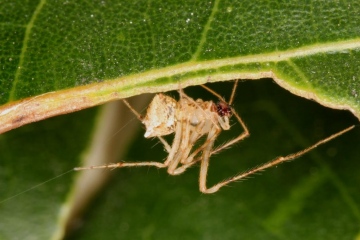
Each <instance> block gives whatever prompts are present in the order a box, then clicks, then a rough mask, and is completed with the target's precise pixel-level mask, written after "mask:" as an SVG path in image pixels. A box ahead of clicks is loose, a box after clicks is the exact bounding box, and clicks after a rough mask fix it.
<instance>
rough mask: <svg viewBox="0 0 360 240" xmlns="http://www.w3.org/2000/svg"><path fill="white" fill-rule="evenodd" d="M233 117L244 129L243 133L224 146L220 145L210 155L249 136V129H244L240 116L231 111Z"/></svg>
mask: <svg viewBox="0 0 360 240" xmlns="http://www.w3.org/2000/svg"><path fill="white" fill-rule="evenodd" d="M233 115H234V116H235V117H236V119H237V120H238V122H239V123H240V124H241V126H242V128H243V129H244V132H242V133H241V134H240V135H239V136H237V137H236V138H234V139H232V140H230V141H229V142H227V143H225V144H224V145H221V146H219V147H217V148H215V150H213V151H212V152H211V155H213V154H215V153H218V152H220V151H221V150H223V149H226V148H228V147H229V146H231V145H233V144H235V143H237V142H239V141H241V140H243V139H244V138H247V137H248V136H250V132H249V129H248V128H247V127H246V125H245V123H244V121H243V120H242V119H241V118H240V116H239V115H238V114H237V113H236V112H235V110H233Z"/></svg>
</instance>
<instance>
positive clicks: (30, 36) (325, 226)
mask: <svg viewBox="0 0 360 240" xmlns="http://www.w3.org/2000/svg"><path fill="white" fill-rule="evenodd" d="M359 7H360V6H359V3H358V2H357V1H350V2H322V1H318V2H311V3H307V4H305V3H298V2H296V1H290V2H284V3H281V2H279V3H278V4H277V5H276V4H269V3H267V2H256V3H254V2H251V1H215V2H204V1H181V2H176V1H172V2H168V1H166V2H165V1H154V2H145V1H136V2H129V1H122V2H117V1H114V2H109V1H106V2H105V1H102V2H91V3H89V2H85V1H76V2H69V1H59V2H45V1H40V2H38V3H37V5H34V3H33V2H29V3H24V2H22V1H18V2H15V3H14V2H13V1H12V2H10V1H9V2H5V3H3V4H2V6H1V10H0V13H1V15H0V16H1V18H0V19H1V22H2V23H3V24H1V25H0V27H1V33H2V35H1V38H0V41H1V45H0V46H1V47H0V49H1V52H2V54H1V63H2V69H1V72H0V76H1V77H0V79H1V80H0V81H1V82H0V88H1V92H2V94H1V96H0V102H1V103H2V104H4V105H3V106H2V107H0V121H1V126H0V128H1V132H4V131H8V130H10V129H13V128H16V127H19V126H22V125H24V124H28V123H30V122H34V121H39V120H42V119H45V118H48V117H51V116H55V115H59V114H64V113H70V112H74V111H78V110H80V109H83V108H88V107H91V106H95V105H99V104H101V103H105V102H108V101H111V100H115V99H120V98H125V97H130V96H134V95H139V94H141V93H150V92H159V91H169V90H174V89H178V88H179V87H181V88H185V87H187V86H190V85H198V84H202V83H205V82H216V81H224V80H233V79H259V78H267V77H270V78H272V79H273V80H274V81H275V82H276V83H278V84H280V85H281V86H282V87H284V88H286V89H287V90H289V91H291V92H292V93H294V94H296V95H300V96H303V97H306V98H310V99H314V100H316V101H317V102H319V103H321V104H322V105H325V106H330V107H332V108H338V109H348V110H350V111H351V112H352V113H353V114H354V115H355V116H356V117H357V118H358V119H359V116H360V114H359V109H360V107H359V97H358V95H359V75H358V72H359V51H358V49H359V46H360V41H359V28H358V22H359V17H358V16H360V14H359V9H360V8H359ZM223 84H225V85H218V86H215V88H216V89H217V90H218V91H220V92H221V90H223V91H224V92H221V93H222V94H223V95H224V96H228V94H229V93H228V89H229V87H228V85H226V83H223ZM186 91H189V90H187V89H186ZM189 94H190V93H189ZM191 96H194V97H200V96H201V93H200V92H198V90H193V92H192V94H191ZM207 97H210V96H207ZM270 98H271V99H272V100H270ZM235 105H236V109H237V111H238V112H239V113H240V114H241V115H242V116H243V118H244V120H245V121H246V123H247V124H248V126H249V128H250V131H251V133H252V136H251V137H250V138H249V139H247V140H246V141H244V142H242V143H241V144H239V145H236V146H235V147H233V148H231V149H230V150H228V151H225V152H224V153H221V154H219V155H218V156H217V157H214V159H212V161H211V170H210V173H209V177H210V182H212V183H215V182H216V181H219V180H222V179H223V178H226V177H228V176H231V175H233V174H235V173H237V172H238V171H241V170H246V169H247V168H249V167H253V166H255V165H257V164H259V163H261V162H264V161H266V160H270V159H271V158H273V157H275V156H278V155H280V154H288V153H291V152H294V151H297V150H300V149H302V148H304V147H306V146H309V145H310V144H311V143H314V142H316V141H318V140H319V139H321V138H324V137H326V136H328V135H330V134H332V133H334V132H336V131H339V130H341V129H343V128H345V127H347V126H349V125H351V124H353V123H354V122H355V121H356V120H355V119H353V118H351V116H349V115H348V114H346V113H338V112H336V111H330V110H326V109H324V108H321V107H319V106H318V105H316V104H314V103H311V102H308V101H305V100H300V99H297V98H296V97H294V96H291V95H290V94H288V93H286V92H284V91H281V90H279V89H278V88H276V87H275V86H274V85H273V84H272V83H271V82H270V81H269V80H268V81H259V82H245V83H242V84H240V86H239V90H238V98H237V99H236V102H235ZM140 109H141V108H140ZM102 112H103V110H97V109H89V110H87V111H82V112H78V113H76V114H69V115H66V116H61V117H57V118H53V119H49V120H47V121H43V122H39V123H35V124H31V125H28V126H24V127H22V128H19V129H16V130H13V131H11V132H8V133H6V134H3V135H1V136H0V142H1V144H0V150H1V163H0V164H1V168H0V176H1V179H2V181H1V183H0V184H1V185H0V186H1V187H0V192H1V193H0V196H2V197H1V198H0V212H1V213H0V214H1V216H2V218H1V219H2V220H0V221H1V224H0V238H3V239H14V238H19V239H24V238H27V239H39V238H41V239H47V238H50V237H51V236H52V237H53V238H61V236H62V235H63V232H64V228H65V225H66V223H67V221H68V218H69V213H68V210H69V209H70V208H71V207H72V206H73V204H74V200H73V198H74V195H76V192H77V191H78V190H75V184H72V182H74V181H73V178H74V175H73V174H70V173H68V174H67V175H64V176H61V177H60V178H57V179H55V180H53V181H51V182H49V183H46V184H44V185H41V186H40V187H37V188H35V189H33V190H31V191H29V192H26V193H23V194H20V195H18V196H17V197H14V198H11V199H9V200H6V201H3V199H4V200H5V199H7V198H8V197H12V196H14V195H15V194H17V193H19V192H21V191H23V190H26V189H29V188H30V187H33V186H35V185H36V184H38V183H41V182H42V181H45V180H47V179H50V178H52V177H54V176H57V175H59V174H61V173H64V172H66V171H68V170H69V169H72V168H73V167H74V166H77V165H79V163H78V162H79V161H81V160H83V159H85V158H86V157H84V156H85V155H84V153H85V152H87V153H89V152H92V150H93V148H94V147H93V146H94V145H91V143H92V142H93V141H92V139H93V138H94V136H95V133H96V132H97V131H100V132H101V129H100V130H98V129H99V127H98V126H102V124H101V120H99V119H101V116H102ZM234 128H235V130H233V131H232V132H231V133H234V134H236V132H238V131H240V129H237V130H236V126H235V127H234ZM119 129H120V127H119ZM114 132H116V131H114ZM114 132H113V133H111V136H109V139H110V140H109V141H113V139H114V138H113V136H112V135H113V134H114ZM358 133H359V131H358V129H355V130H354V131H352V132H351V133H348V134H346V135H344V136H341V137H340V138H338V139H336V140H334V141H332V142H330V143H328V144H326V145H325V146H323V147H321V148H319V149H318V150H316V151H313V152H312V153H311V154H309V155H307V156H306V157H305V156H304V157H303V158H302V159H301V160H298V161H296V162H293V163H291V164H286V165H284V166H280V167H278V168H276V169H272V170H270V171H268V172H266V173H264V174H262V175H261V176H256V177H255V178H253V179H249V181H246V182H242V183H234V184H232V185H231V187H229V188H226V189H224V190H221V191H220V192H219V193H217V194H215V195H212V196H208V195H201V194H199V192H198V187H197V175H198V169H197V168H196V167H194V168H193V169H191V170H190V171H188V172H186V173H185V174H183V175H181V176H179V177H169V176H167V175H166V173H165V171H162V170H159V171H157V170H154V169H151V168H150V169H121V170H118V171H113V173H116V178H114V179H113V181H112V184H111V185H110V186H109V187H108V189H107V190H106V191H104V192H103V193H101V195H99V197H98V199H97V201H96V203H95V204H94V205H93V206H92V208H91V210H92V211H91V212H90V213H89V214H88V215H87V217H86V218H85V222H84V227H83V228H82V230H81V231H80V232H78V233H77V234H78V235H75V237H78V238H84V239H91V238H96V237H97V236H102V237H103V236H107V235H110V236H111V237H113V236H115V235H119V236H121V238H132V239H133V238H134V237H135V238H139V237H141V238H155V239H159V238H160V239H161V238H164V237H165V236H166V237H169V236H172V238H174V239H176V238H179V237H178V236H181V237H182V238H190V239H193V238H196V239H198V238H220V237H221V238H230V239H233V238H241V237H243V238H251V239H264V238H265V239H288V238H291V239H296V238H299V239H300V238H302V239H304V237H306V239H319V238H320V239H323V238H326V239H331V238H333V239H339V238H342V239H354V238H355V237H356V236H359V222H360V214H359V205H358V202H360V201H359V195H358V187H357V183H358V182H359V177H358V176H357V175H356V174H355V169H357V168H356V167H358V166H357V164H358V161H355V160H357V159H359V156H358V155H359V154H358V151H356V150H357V148H356V146H357V144H358V141H357V139H359V134H358ZM120 134H121V131H120ZM122 137H123V138H129V139H130V137H128V135H126V134H124V135H122ZM228 139H229V136H227V135H225V136H224V137H223V139H220V140H219V143H221V142H222V141H221V140H225V141H226V140H228ZM290 140H292V141H290ZM123 144H125V143H123ZM154 144H156V142H154V141H149V140H147V141H145V140H144V139H143V138H142V137H140V138H139V142H136V143H135V144H134V146H133V148H132V149H130V150H129V155H128V156H126V157H124V158H123V159H125V160H140V161H141V160H144V159H149V158H151V160H159V161H160V160H161V159H163V158H164V155H161V154H164V152H163V149H162V148H161V146H160V145H158V146H157V147H158V148H157V149H154V150H153V151H152V152H151V154H150V150H151V149H152V146H153V145H154ZM125 145H126V144H125ZM139 149H141V150H142V151H139ZM259 149H261V151H259ZM123 151H125V150H123ZM307 159H308V160H307ZM309 159H310V161H309ZM345 160H346V161H345ZM309 162H310V163H309ZM217 163H218V165H216V164H217ZM240 168H243V169H240ZM114 184H117V185H120V186H113V185H114ZM280 186H281V187H280ZM57 216H59V217H57ZM5 219H6V222H5ZM19 226H21V229H20V228H19ZM75 227H76V226H75ZM250 236H251V237H250ZM340 236H341V237H340ZM98 238H99V237H98Z"/></svg>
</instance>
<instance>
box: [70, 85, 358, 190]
mask: <svg viewBox="0 0 360 240" xmlns="http://www.w3.org/2000/svg"><path fill="white" fill-rule="evenodd" d="M237 85H238V80H236V81H235V82H234V86H233V88H232V92H231V96H230V100H229V102H226V101H225V99H224V98H223V97H221V96H220V95H219V94H218V93H216V92H215V91H214V90H212V89H210V88H209V87H207V86H205V85H201V86H202V87H203V88H204V89H206V90H207V91H209V92H210V93H212V94H213V95H214V96H216V97H217V98H218V99H219V102H217V103H214V102H213V101H203V100H202V99H197V100H194V99H192V98H191V97H189V96H187V95H186V94H185V93H184V92H183V90H179V95H180V99H179V101H176V100H175V99H173V98H172V97H170V96H167V95H165V94H162V93H159V94H156V95H155V97H154V98H153V100H152V101H151V103H150V104H149V107H148V109H147V112H146V115H145V117H142V116H141V115H140V114H139V113H138V112H137V111H136V110H135V109H133V108H132V106H131V105H130V104H129V103H128V102H127V101H126V100H125V99H124V100H123V101H124V103H125V104H126V105H127V106H128V107H129V109H130V110H131V111H132V112H133V113H134V114H135V115H136V116H137V118H138V119H139V120H140V121H142V123H143V124H144V125H145V128H146V132H145V135H144V136H145V137H146V138H151V137H157V138H158V139H159V140H160V141H161V142H162V144H163V145H164V148H165V150H166V151H167V153H168V156H167V158H166V160H165V161H164V162H156V161H145V162H119V163H113V164H107V165H102V166H90V167H77V168H75V170H87V169H100V168H121V167H140V166H155V167H158V168H167V172H168V173H169V174H170V175H179V174H181V173H183V172H184V171H185V170H186V169H187V168H189V167H191V166H192V165H194V164H195V163H197V162H200V176H199V188H200V191H201V192H202V193H208V194H210V193H214V192H217V191H218V190H219V189H220V188H221V187H223V186H225V185H227V184H229V183H231V182H234V181H237V180H240V179H242V178H245V177H247V176H249V175H251V174H254V173H256V172H259V171H263V170H265V169H267V168H270V167H272V166H275V165H278V164H280V163H283V162H286V161H290V160H293V159H295V158H298V157H300V156H302V155H304V154H305V153H307V152H309V151H311V150H312V149H314V148H316V147H317V146H319V145H321V144H323V143H326V142H328V141H330V140H332V139H334V138H336V137H338V136H340V135H342V134H344V133H345V132H347V131H350V130H351V129H352V128H354V125H353V126H350V127H348V128H346V129H344V130H342V131H340V132H338V133H335V134H333V135H331V136H329V137H327V138H325V139H323V140H320V141H319V142H317V143H315V144H313V145H311V146H310V147H308V148H305V149H303V150H301V151H298V152H296V153H293V154H289V155H287V156H283V157H282V156H281V157H277V158H276V159H273V160H271V161H269V162H267V163H264V164H262V165H260V166H258V167H255V168H252V169H249V170H247V171H245V172H243V173H239V174H238V175H235V176H233V177H231V178H228V179H226V180H223V181H222V182H219V183H217V184H215V185H214V186H212V187H209V188H208V187H207V185H206V180H207V172H208V168H209V160H210V157H211V155H213V154H215V153H219V152H220V151H221V150H224V149H226V148H228V147H230V146H232V145H233V144H235V143H237V142H239V141H241V140H243V139H244V138H246V137H248V136H249V135H250V132H249V130H248V128H247V127H246V125H245V123H244V121H243V120H242V119H241V117H240V116H239V115H238V114H237V113H236V111H235V110H234V109H233V108H232V107H231V104H232V103H233V101H234V96H235V92H236V88H237ZM232 116H234V117H235V118H236V120H237V121H238V122H239V123H240V125H241V127H242V128H243V132H242V133H241V134H239V135H238V136H237V137H236V138H234V139H232V140H230V141H229V142H226V143H225V144H223V145H220V146H218V147H215V148H214V142H215V140H216V139H217V137H218V136H219V134H220V133H221V132H222V131H223V130H229V129H230V117H232ZM172 133H174V139H173V142H172V144H171V145H170V144H169V143H168V142H167V141H166V140H165V139H164V138H163V137H162V136H165V135H169V134H172ZM202 137H205V140H204V141H203V142H202V143H201V144H200V145H199V144H198V142H199V139H200V138H202ZM195 145H196V146H199V147H197V148H195Z"/></svg>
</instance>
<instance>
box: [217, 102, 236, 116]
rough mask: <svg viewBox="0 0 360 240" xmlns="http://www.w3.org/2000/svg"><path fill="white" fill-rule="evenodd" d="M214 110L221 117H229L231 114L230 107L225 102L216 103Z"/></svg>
mask: <svg viewBox="0 0 360 240" xmlns="http://www.w3.org/2000/svg"><path fill="white" fill-rule="evenodd" d="M216 110H217V113H218V114H219V115H220V116H221V117H230V116H231V113H232V111H231V107H230V105H229V104H227V103H225V102H218V103H217V104H216Z"/></svg>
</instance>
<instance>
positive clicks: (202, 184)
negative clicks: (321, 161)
mask: <svg viewBox="0 0 360 240" xmlns="http://www.w3.org/2000/svg"><path fill="white" fill-rule="evenodd" d="M354 127H355V126H354V125H353V126H350V127H348V128H346V129H344V130H342V131H340V132H338V133H335V134H333V135H331V136H329V137H327V138H325V139H323V140H320V141H318V142H317V143H315V144H313V145H311V146H310V147H308V148H305V149H303V150H301V151H298V152H296V153H292V154H289V155H287V156H284V157H278V158H276V159H274V160H271V161H269V162H267V163H264V164H262V165H260V166H259V167H255V168H252V169H250V170H248V171H245V172H244V173H240V174H238V175H236V176H234V177H231V178H229V179H227V180H224V181H222V182H220V183H218V184H215V185H214V186H212V187H211V188H207V187H206V177H207V172H208V168H209V158H210V155H211V148H212V145H213V143H214V140H215V139H216V136H217V135H216V133H215V134H214V137H213V138H211V142H209V145H208V146H207V148H206V149H205V150H204V152H203V158H202V161H201V170H200V191H201V192H203V193H214V192H217V191H218V190H219V189H220V188H222V187H223V186H225V185H227V184H229V183H231V182H234V181H237V180H240V179H242V178H245V177H248V176H250V175H252V174H254V173H256V172H260V171H263V170H265V169H267V168H270V167H273V166H276V165H279V164H281V163H283V162H288V161H291V160H294V159H296V158H298V157H301V156H302V155H304V154H306V153H307V152H309V151H311V150H313V149H314V148H316V147H318V146H320V145H321V144H324V143H326V142H329V141H331V140H332V139H334V138H337V137H338V136H340V135H342V134H344V133H346V132H348V131H350V130H351V129H353V128H354ZM209 135H210V134H209Z"/></svg>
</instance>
